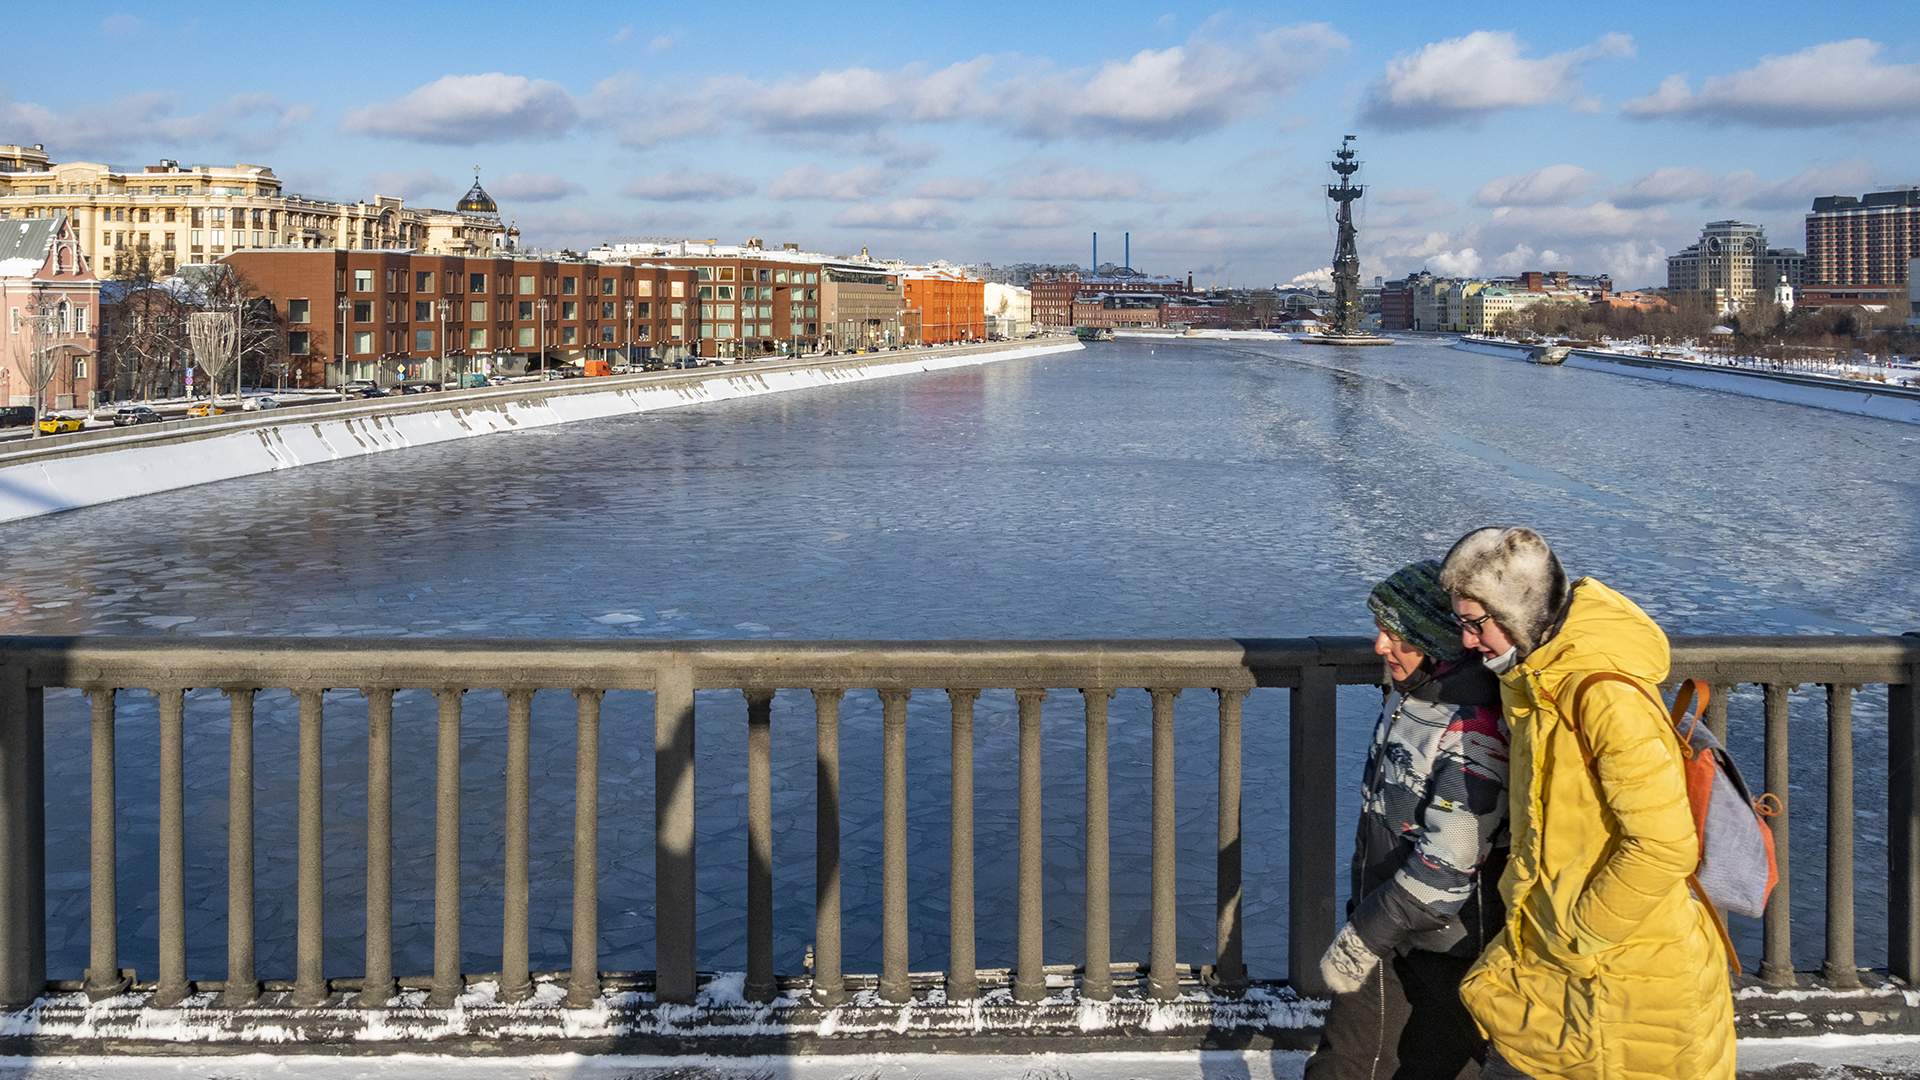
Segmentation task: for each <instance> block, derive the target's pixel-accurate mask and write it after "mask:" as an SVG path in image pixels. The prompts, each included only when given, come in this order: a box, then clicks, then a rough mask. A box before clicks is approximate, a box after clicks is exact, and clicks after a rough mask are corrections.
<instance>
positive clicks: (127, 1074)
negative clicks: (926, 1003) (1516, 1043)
mask: <svg viewBox="0 0 1920 1080" xmlns="http://www.w3.org/2000/svg"><path fill="white" fill-rule="evenodd" d="M1740 1059H1741V1069H1740V1075H1741V1076H1742V1077H1746V1078H1751V1080H1816V1078H1818V1080H1828V1078H1831V1080H1894V1078H1907V1077H1912V1078H1920V1038H1915V1037H1904V1036H1903V1037H1894V1038H1869V1037H1862V1036H1834V1035H1828V1036H1818V1037H1812V1038H1792V1039H1745V1040H1742V1041H1741V1043H1740ZM1305 1061H1306V1055H1305V1054H1304V1053H1300V1052H1298V1051H1274V1052H1263V1053H1239V1052H1231V1051H1210V1052H1206V1053H1167V1054H1067V1055H1060V1054H1039V1055H1029V1056H1002V1055H963V1054H944V1055H934V1054H898V1055H891V1054H890V1055H826V1056H816V1057H788V1058H766V1057H760V1058H711V1057H706V1058H661V1057H626V1056H606V1057H585V1056H580V1055H575V1054H550V1055H539V1056H529V1057H512V1058H494V1057H488V1058H474V1057H446V1056H438V1055H432V1054H395V1055H388V1056H383V1057H377V1058H367V1057H345V1056H339V1055H326V1056H319V1055H315V1056H292V1055H286V1054H272V1055H255V1056H232V1055H223V1056H220V1057H205V1058H193V1057H167V1058H138V1057H136V1058H124V1057H121V1058H96V1057H83V1058H75V1057H45V1058H25V1057H0V1080H40V1078H43V1077H44V1078H49V1080H51V1078H55V1077H58V1078H59V1080H136V1078H138V1080H147V1078H149V1077H155V1076H171V1077H181V1078H200V1077H226V1076H234V1075H248V1074H251V1073H253V1072H255V1071H258V1072H259V1073H262V1074H266V1073H271V1075H273V1076H274V1077H276V1078H277V1080H399V1078H402V1077H405V1078H407V1080H935V1078H942V1077H950V1078H953V1080H1295V1078H1297V1077H1299V1076H1300V1070H1301V1066H1302V1065H1303V1064H1304V1062H1305Z"/></svg>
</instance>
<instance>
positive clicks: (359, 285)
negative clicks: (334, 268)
mask: <svg viewBox="0 0 1920 1080" xmlns="http://www.w3.org/2000/svg"><path fill="white" fill-rule="evenodd" d="M353 291H354V292H372V291H373V271H371V270H355V271H354V272H353Z"/></svg>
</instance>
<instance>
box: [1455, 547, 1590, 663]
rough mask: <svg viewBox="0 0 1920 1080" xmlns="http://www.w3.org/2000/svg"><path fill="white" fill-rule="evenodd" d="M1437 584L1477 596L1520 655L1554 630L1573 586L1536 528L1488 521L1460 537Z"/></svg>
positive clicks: (1467, 595) (1536, 646)
mask: <svg viewBox="0 0 1920 1080" xmlns="http://www.w3.org/2000/svg"><path fill="white" fill-rule="evenodd" d="M1440 587H1441V588H1443V589H1446V590H1447V591H1448V592H1450V593H1452V594H1453V595H1455V596H1463V597H1466V598H1468V599H1470V600H1478V601H1479V602H1480V606H1482V607H1484V608H1486V609H1487V613H1488V614H1489V615H1492V616H1493V620H1494V621H1495V622H1497V623H1499V624H1500V628H1501V629H1502V630H1505V631H1506V632H1507V636H1508V637H1509V638H1512V639H1513V643H1514V645H1515V646H1516V647H1517V648H1518V650H1519V655H1520V656H1522V657H1524V656H1526V655H1527V654H1528V653H1530V652H1532V651H1533V650H1534V649H1536V648H1538V647H1539V646H1540V643H1541V642H1543V641H1545V640H1546V639H1547V638H1548V637H1550V636H1551V635H1552V631H1553V628H1554V625H1555V624H1556V623H1558V622H1559V621H1560V620H1561V618H1562V617H1563V616H1564V615H1565V614H1566V609H1567V603H1568V601H1569V600H1570V599H1571V597H1572V595H1573V590H1572V588H1571V586H1570V585H1569V583H1568V581H1567V572H1566V571H1565V570H1563V569H1561V567H1560V559H1559V558H1558V557H1557V556H1555V555H1554V553H1553V549H1552V548H1551V547H1549V546H1547V541H1546V539H1545V538H1544V537H1542V536H1541V535H1540V534H1539V533H1537V532H1534V531H1533V530H1532V529H1526V528H1518V527H1516V528H1502V527H1500V526H1497V525H1490V526H1488V527H1486V528H1484V529H1475V530H1473V531H1472V532H1470V533H1468V534H1467V535H1465V536H1463V537H1461V538H1460V539H1459V540H1458V541H1457V542H1456V543H1455V544H1454V545H1453V549H1452V550H1451V551H1448V552H1447V559H1446V562H1445V563H1443V564H1442V565H1441V567H1440Z"/></svg>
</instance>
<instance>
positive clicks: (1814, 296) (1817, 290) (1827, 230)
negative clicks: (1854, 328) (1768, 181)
mask: <svg viewBox="0 0 1920 1080" xmlns="http://www.w3.org/2000/svg"><path fill="white" fill-rule="evenodd" d="M1916 258H1920V187H1910V188H1899V189H1896V190H1893V191H1874V192H1869V193H1867V194H1865V195H1862V196H1859V197H1858V198H1856V197H1854V196H1852V195H1828V196H1825V197H1823V198H1818V199H1815V200H1813V210H1812V211H1811V212H1810V213H1808V214H1807V255H1806V263H1807V269H1806V277H1807V280H1806V284H1807V285H1808V286H1809V287H1808V288H1807V289H1805V290H1804V291H1803V292H1802V299H1803V300H1804V301H1805V302H1806V303H1809V304H1816V305H1817V304H1821V303H1838V304H1887V303H1892V302H1894V301H1896V300H1897V299H1898V298H1899V296H1900V294H1901V292H1902V291H1903V289H1902V286H1904V285H1905V284H1906V282H1907V267H1908V266H1909V265H1910V263H1911V262H1912V260H1914V259H1916ZM1791 284H1794V285H1799V284H1801V283H1800V282H1797V281H1796V282H1791Z"/></svg>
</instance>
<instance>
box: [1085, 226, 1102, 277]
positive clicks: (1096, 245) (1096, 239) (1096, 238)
mask: <svg viewBox="0 0 1920 1080" xmlns="http://www.w3.org/2000/svg"><path fill="white" fill-rule="evenodd" d="M1088 272H1089V273H1094V274H1097V273H1099V272H1100V234H1099V232H1097V231H1096V232H1095V233H1094V234H1093V265H1092V266H1091V267H1089V268H1088Z"/></svg>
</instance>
